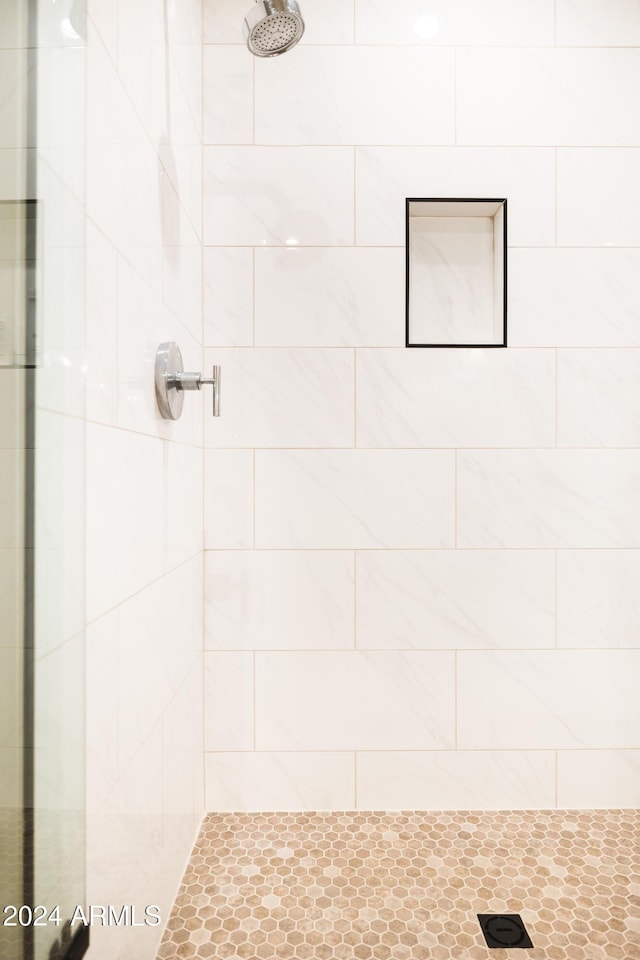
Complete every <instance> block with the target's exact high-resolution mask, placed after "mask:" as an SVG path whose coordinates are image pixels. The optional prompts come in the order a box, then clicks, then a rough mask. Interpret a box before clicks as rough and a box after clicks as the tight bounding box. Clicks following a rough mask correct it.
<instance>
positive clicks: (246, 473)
mask: <svg viewBox="0 0 640 960" xmlns="http://www.w3.org/2000/svg"><path fill="white" fill-rule="evenodd" d="M204 476H205V481H204V545H205V549H207V550H250V549H251V547H253V451H252V450H205V453H204Z"/></svg>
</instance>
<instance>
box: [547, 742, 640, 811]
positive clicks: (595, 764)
mask: <svg viewBox="0 0 640 960" xmlns="http://www.w3.org/2000/svg"><path fill="white" fill-rule="evenodd" d="M558 804H559V805H560V806H562V807H582V808H587V809H594V808H595V809H603V808H607V807H608V808H616V807H618V808H629V809H637V808H638V805H639V804H640V750H559V751H558Z"/></svg>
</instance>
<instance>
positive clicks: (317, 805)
mask: <svg viewBox="0 0 640 960" xmlns="http://www.w3.org/2000/svg"><path fill="white" fill-rule="evenodd" d="M205 767H206V770H205V774H206V806H207V809H208V810H247V811H249V810H340V809H342V808H344V807H348V808H351V807H353V805H354V802H355V783H354V780H355V769H354V759H353V754H351V753H311V752H304V753H295V752H287V753H222V754H219V753H207V754H205Z"/></svg>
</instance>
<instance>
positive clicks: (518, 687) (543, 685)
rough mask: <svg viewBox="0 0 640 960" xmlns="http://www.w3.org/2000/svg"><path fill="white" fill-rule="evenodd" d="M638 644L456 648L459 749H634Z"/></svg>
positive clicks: (639, 720) (638, 716)
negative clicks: (627, 647)
mask: <svg viewBox="0 0 640 960" xmlns="http://www.w3.org/2000/svg"><path fill="white" fill-rule="evenodd" d="M638 670H640V650H536V651H533V652H528V651H520V650H509V651H482V652H476V651H469V650H465V651H462V652H460V653H459V654H458V701H457V702H458V743H459V746H460V748H461V749H463V750H466V749H480V750H496V749H497V750H499V749H507V750H527V749H529V750H545V749H563V748H565V749H571V748H580V747H586V746H589V747H592V748H595V747H602V748H614V749H615V748H625V747H630V748H637V746H638V732H637V731H638V729H639V724H640V704H639V702H638V697H637V677H638Z"/></svg>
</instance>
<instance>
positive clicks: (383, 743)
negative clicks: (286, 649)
mask: <svg viewBox="0 0 640 960" xmlns="http://www.w3.org/2000/svg"><path fill="white" fill-rule="evenodd" d="M255 656H256V701H255V702H256V747H257V748H258V749H260V750H301V749H303V748H304V749H305V750H311V751H313V750H399V749H407V750H425V749H430V748H437V749H442V748H445V749H446V748H449V749H450V748H452V747H453V739H454V655H453V653H448V652H443V651H426V652H425V651H420V652H416V651H412V652H402V653H395V652H374V653H362V652H356V651H353V652H346V651H345V652H340V653H331V652H320V653H316V652H305V653H257V654H256V655H255Z"/></svg>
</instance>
